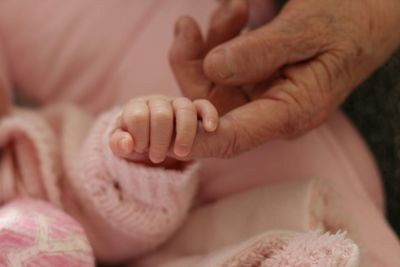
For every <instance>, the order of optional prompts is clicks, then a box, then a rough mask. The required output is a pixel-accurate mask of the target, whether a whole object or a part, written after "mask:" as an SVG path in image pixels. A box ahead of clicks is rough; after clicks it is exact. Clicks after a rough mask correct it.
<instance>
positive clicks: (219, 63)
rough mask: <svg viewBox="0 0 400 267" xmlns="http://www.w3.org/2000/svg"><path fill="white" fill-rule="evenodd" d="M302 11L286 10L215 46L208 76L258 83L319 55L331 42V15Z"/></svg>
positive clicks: (230, 81)
mask: <svg viewBox="0 0 400 267" xmlns="http://www.w3.org/2000/svg"><path fill="white" fill-rule="evenodd" d="M292 9H293V8H292ZM307 9H309V8H307ZM301 14H302V13H301ZM301 14H300V15H299V12H291V9H288V10H286V9H284V10H283V11H282V13H281V14H280V15H279V16H278V17H276V18H275V19H274V20H273V21H272V22H271V23H269V24H266V25H264V26H263V27H260V28H258V29H256V30H254V31H251V32H248V33H246V34H243V35H240V36H239V37H237V38H235V39H233V40H231V41H229V42H226V43H224V44H222V45H220V46H218V47H216V48H214V49H213V50H211V51H210V52H209V53H208V55H207V56H206V58H205V61H204V70H205V73H206V75H207V76H208V77H209V78H210V79H211V80H212V81H214V82H216V83H219V84H225V85H243V84H251V83H257V82H261V81H263V80H266V79H267V78H268V77H269V76H271V75H272V74H273V73H275V72H276V71H277V70H278V69H280V68H281V67H282V66H284V65H287V64H291V63H297V62H301V61H305V60H308V59H311V58H313V57H315V56H317V55H318V54H319V53H320V52H322V51H323V50H324V49H325V47H326V46H327V45H328V44H329V42H328V41H329V40H327V38H326V36H327V32H329V31H328V30H327V27H324V23H325V24H328V23H329V21H328V20H329V18H326V19H325V18H323V15H322V16H315V18H314V17H312V16H311V15H312V14H311V15H310V16H307V17H306V16H304V17H303V16H302V15H301ZM321 17H322V18H321Z"/></svg>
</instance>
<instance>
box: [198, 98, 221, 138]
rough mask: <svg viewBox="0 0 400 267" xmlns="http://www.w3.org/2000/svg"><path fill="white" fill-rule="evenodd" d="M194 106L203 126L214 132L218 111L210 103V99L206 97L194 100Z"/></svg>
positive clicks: (216, 125) (216, 126)
mask: <svg viewBox="0 0 400 267" xmlns="http://www.w3.org/2000/svg"><path fill="white" fill-rule="evenodd" d="M193 103H194V106H195V107H196V110H197V114H198V115H199V117H200V118H201V119H202V121H203V127H204V129H205V130H206V131H207V132H214V131H215V130H217V128H218V122H219V117H218V111H217V109H216V108H215V107H214V105H213V104H211V102H210V101H208V100H206V99H198V100H195V101H194V102H193Z"/></svg>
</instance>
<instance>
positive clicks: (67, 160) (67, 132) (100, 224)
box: [0, 105, 197, 262]
mask: <svg viewBox="0 0 400 267" xmlns="http://www.w3.org/2000/svg"><path fill="white" fill-rule="evenodd" d="M117 120H118V110H116V111H114V112H111V113H106V114H104V115H103V116H101V117H100V118H99V119H98V121H97V122H96V123H95V124H94V125H93V126H92V124H93V120H92V118H91V117H90V116H89V115H87V114H86V113H83V112H82V111H80V110H79V109H76V108H74V107H72V106H70V105H57V106H49V107H46V108H45V109H43V110H40V111H36V112H34V111H28V110H19V109H15V110H13V112H12V114H11V115H9V116H7V117H5V118H4V119H3V120H1V121H0V147H1V148H2V151H3V153H4V154H3V157H2V158H1V160H0V175H1V179H0V189H1V192H2V194H1V195H0V197H1V198H0V201H1V202H3V203H4V202H6V201H9V200H11V199H13V198H15V197H17V196H29V197H32V198H40V199H43V200H47V201H50V202H52V203H53V204H55V205H57V206H59V207H62V208H64V209H65V210H66V211H67V212H69V213H70V214H72V215H73V216H74V218H75V219H76V220H77V221H79V222H80V223H81V224H82V226H83V227H84V229H85V231H86V233H87V235H88V238H89V240H90V242H91V244H92V246H93V248H94V252H95V254H96V257H97V258H98V259H100V260H103V261H111V262H116V261H122V260H126V259H130V258H132V257H134V256H137V255H138V254H141V253H144V252H147V251H148V250H150V249H153V248H155V247H156V246H157V245H159V244H161V243H162V242H163V241H165V239H166V238H167V237H169V236H170V235H171V234H172V233H173V232H174V231H175V229H176V228H177V227H178V226H179V225H180V223H181V222H182V220H183V218H184V217H185V215H186V213H187V211H188V209H189V206H190V203H191V199H192V197H193V195H194V193H195V189H196V184H197V182H196V181H197V180H196V177H195V175H194V170H195V168H196V167H195V166H194V165H192V166H189V167H187V168H186V169H185V170H172V169H169V170H166V169H161V168H151V167H145V166H142V165H140V164H135V163H132V162H126V161H124V160H122V159H119V158H116V157H115V156H114V155H113V154H112V153H111V151H110V148H109V146H108V138H109V135H110V133H111V131H112V130H113V129H115V127H116V121H117ZM91 126H92V127H91ZM88 131H90V133H89V134H88ZM110 247H111V248H112V249H110Z"/></svg>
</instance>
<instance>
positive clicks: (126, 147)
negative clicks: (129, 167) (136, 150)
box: [119, 137, 133, 154]
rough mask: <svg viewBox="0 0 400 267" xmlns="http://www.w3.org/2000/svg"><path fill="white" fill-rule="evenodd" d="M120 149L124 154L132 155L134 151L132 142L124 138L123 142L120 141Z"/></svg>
mask: <svg viewBox="0 0 400 267" xmlns="http://www.w3.org/2000/svg"><path fill="white" fill-rule="evenodd" d="M119 148H120V149H121V151H122V152H123V153H124V154H129V153H131V152H132V150H133V144H132V141H131V140H130V139H129V138H127V137H123V138H122V139H121V140H119Z"/></svg>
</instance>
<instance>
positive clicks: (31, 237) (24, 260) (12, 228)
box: [0, 199, 94, 267]
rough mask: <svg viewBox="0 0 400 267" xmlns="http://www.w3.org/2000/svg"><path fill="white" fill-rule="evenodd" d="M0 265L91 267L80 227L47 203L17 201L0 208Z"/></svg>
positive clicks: (89, 248)
mask: <svg viewBox="0 0 400 267" xmlns="http://www.w3.org/2000/svg"><path fill="white" fill-rule="evenodd" d="M0 266H4V267H34V266H69V267H90V266H94V257H93V252H92V249H91V247H90V245H89V242H88V240H87V238H86V235H85V233H84V231H83V229H82V227H81V226H80V225H79V223H77V222H76V221H75V220H74V219H72V218H71V217H70V216H68V215H67V214H65V213H63V212H62V211H60V210H58V209H56V208H55V207H52V206H51V205H50V204H48V203H45V202H42V201H37V200H32V199H21V200H15V201H12V202H10V203H8V204H6V205H4V206H2V207H1V208H0Z"/></svg>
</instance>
